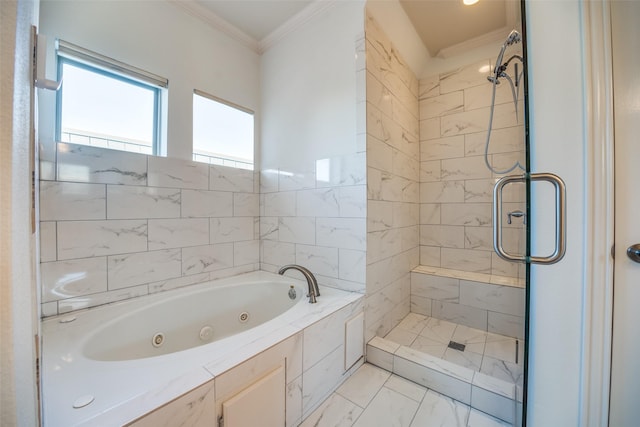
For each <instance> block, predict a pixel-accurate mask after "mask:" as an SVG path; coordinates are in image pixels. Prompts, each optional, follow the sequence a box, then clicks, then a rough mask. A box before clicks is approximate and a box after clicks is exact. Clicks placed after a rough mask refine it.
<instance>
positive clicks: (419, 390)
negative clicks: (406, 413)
mask: <svg viewBox="0 0 640 427" xmlns="http://www.w3.org/2000/svg"><path fill="white" fill-rule="evenodd" d="M384 386H385V387H386V388H388V389H390V390H393V391H395V392H398V393H400V394H401V395H403V396H406V397H408V398H409V399H411V400H415V401H416V402H418V403H420V402H422V399H423V398H424V396H425V394H426V392H427V389H426V388H424V387H422V386H419V385H418V384H416V383H413V382H411V381H408V380H406V379H404V378H401V377H399V376H397V375H391V376H390V377H389V379H388V380H387V382H385V383H384Z"/></svg>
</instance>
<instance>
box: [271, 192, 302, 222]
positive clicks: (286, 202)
mask: <svg viewBox="0 0 640 427" xmlns="http://www.w3.org/2000/svg"><path fill="white" fill-rule="evenodd" d="M264 215H265V216H296V192H295V191H286V192H280V193H269V194H265V195H264Z"/></svg>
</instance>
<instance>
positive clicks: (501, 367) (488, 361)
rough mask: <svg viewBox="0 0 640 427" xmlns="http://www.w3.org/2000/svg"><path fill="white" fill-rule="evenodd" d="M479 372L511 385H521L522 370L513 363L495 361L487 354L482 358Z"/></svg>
mask: <svg viewBox="0 0 640 427" xmlns="http://www.w3.org/2000/svg"><path fill="white" fill-rule="evenodd" d="M480 372H482V373H483V374H486V375H489V376H491V377H495V378H498V379H501V380H503V381H506V382H509V383H511V384H517V385H522V380H523V375H524V374H523V369H522V367H521V366H519V365H516V364H515V363H511V362H507V361H504V360H500V359H496V358H494V357H491V356H489V355H487V354H485V356H484V357H483V358H482V367H481V368H480Z"/></svg>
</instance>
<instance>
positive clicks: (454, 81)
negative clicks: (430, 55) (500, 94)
mask: <svg viewBox="0 0 640 427" xmlns="http://www.w3.org/2000/svg"><path fill="white" fill-rule="evenodd" d="M490 70H491V62H490V61H489V60H488V59H487V60H483V61H478V62H476V63H474V64H470V65H467V66H464V67H462V68H458V69H455V70H452V71H449V72H446V73H441V74H440V93H448V92H452V91H455V90H461V89H466V88H469V87H473V86H480V85H487V84H488V83H487V76H488V75H489V73H490Z"/></svg>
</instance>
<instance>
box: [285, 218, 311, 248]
mask: <svg viewBox="0 0 640 427" xmlns="http://www.w3.org/2000/svg"><path fill="white" fill-rule="evenodd" d="M278 233H279V240H280V241H281V242H289V243H303V244H306V245H314V244H315V243H316V219H315V218H313V217H304V216H297V217H295V216H294V217H280V220H279V221H278Z"/></svg>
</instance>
